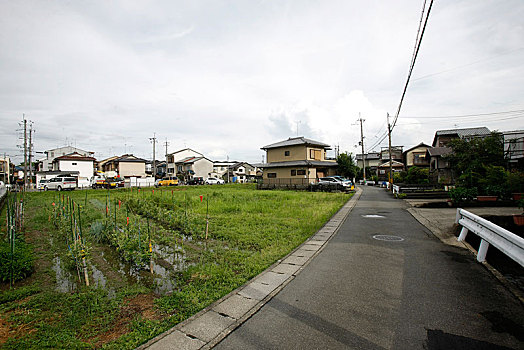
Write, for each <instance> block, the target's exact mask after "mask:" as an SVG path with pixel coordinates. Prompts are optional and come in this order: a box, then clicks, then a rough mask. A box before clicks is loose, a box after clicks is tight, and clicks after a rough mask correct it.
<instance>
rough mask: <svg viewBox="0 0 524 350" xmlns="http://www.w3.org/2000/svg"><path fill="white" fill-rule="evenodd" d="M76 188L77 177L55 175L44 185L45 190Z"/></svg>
mask: <svg viewBox="0 0 524 350" xmlns="http://www.w3.org/2000/svg"><path fill="white" fill-rule="evenodd" d="M75 188H76V178H74V177H54V178H52V179H50V180H49V182H48V183H46V184H45V185H44V191H48V190H57V191H62V190H70V191H72V190H74V189H75Z"/></svg>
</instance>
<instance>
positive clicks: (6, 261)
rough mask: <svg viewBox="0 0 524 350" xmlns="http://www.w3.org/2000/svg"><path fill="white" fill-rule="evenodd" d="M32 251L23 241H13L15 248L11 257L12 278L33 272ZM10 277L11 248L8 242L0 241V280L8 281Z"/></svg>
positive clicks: (23, 276) (25, 275)
mask: <svg viewBox="0 0 524 350" xmlns="http://www.w3.org/2000/svg"><path fill="white" fill-rule="evenodd" d="M33 260H34V258H33V251H32V249H31V246H30V245H28V244H26V243H25V242H23V241H19V240H16V241H15V250H14V254H13V258H12V268H13V280H14V281H18V280H22V279H24V278H26V277H27V276H29V275H30V274H31V273H32V272H33ZM10 278H11V250H10V247H9V243H8V242H6V241H2V242H1V243H0V281H2V282H9V280H10Z"/></svg>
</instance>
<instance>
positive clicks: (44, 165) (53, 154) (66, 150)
mask: <svg viewBox="0 0 524 350" xmlns="http://www.w3.org/2000/svg"><path fill="white" fill-rule="evenodd" d="M44 153H45V154H46V158H45V159H41V160H40V161H39V164H38V170H40V171H52V170H53V160H54V159H55V158H57V157H61V156H65V155H67V154H72V153H77V154H79V155H82V156H84V157H93V156H94V155H95V152H89V151H84V150H81V149H80V148H76V147H72V146H64V147H59V148H54V149H50V150H47V151H45V152H44Z"/></svg>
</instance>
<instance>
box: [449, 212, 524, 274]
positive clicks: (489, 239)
mask: <svg viewBox="0 0 524 350" xmlns="http://www.w3.org/2000/svg"><path fill="white" fill-rule="evenodd" d="M455 223H458V224H460V225H461V226H462V230H461V231H460V235H459V237H458V241H459V242H462V241H464V240H465V239H466V236H467V234H468V232H469V231H471V232H473V233H474V234H476V235H477V236H479V237H480V238H481V241H480V247H479V249H478V251H477V261H479V262H483V261H485V260H486V253H487V252H488V248H489V245H490V244H492V245H493V246H495V247H496V248H498V249H499V250H500V251H501V252H503V253H504V254H506V255H507V256H508V257H510V258H511V259H513V260H514V261H516V262H517V263H519V264H520V265H521V266H523V267H524V238H522V237H519V236H517V235H516V234H514V233H512V232H509V231H508V230H506V229H503V228H502V227H500V226H497V225H495V224H494V223H492V222H490V221H488V220H486V219H483V218H481V217H480V216H477V215H475V214H472V213H470V212H468V211H466V210H464V209H460V208H457V217H456V219H455Z"/></svg>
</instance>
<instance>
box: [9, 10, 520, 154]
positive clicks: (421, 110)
mask: <svg viewBox="0 0 524 350" xmlns="http://www.w3.org/2000/svg"><path fill="white" fill-rule="evenodd" d="M429 2H430V0H427V3H426V11H427V8H428V5H429ZM423 3H424V0H398V1H373V0H371V1H356V0H342V1H335V0H319V1H312V0H303V1H292V0H274V1H266V0H259V1H241V0H238V1H221V0H215V1H199V0H194V1H170V0H166V1H145V0H144V1H131V0H128V1H123V0H112V1H105V0H103V1H102V0H101V1H96V0H94V1H80V0H78V1H74V0H71V1H66V0H62V1H52V0H50V1H26V0H17V1H9V0H0V13H2V15H1V16H0V154H2V155H3V153H5V154H7V155H8V156H11V157H13V158H14V159H15V161H16V162H20V161H21V160H22V159H23V157H22V155H23V152H22V149H21V148H20V147H19V146H20V145H22V144H23V141H22V139H21V135H22V133H21V132H20V124H19V123H20V122H21V121H22V120H23V118H24V115H25V118H26V119H27V120H28V121H31V122H32V127H33V129H34V131H35V132H34V135H33V144H34V150H35V151H36V152H43V151H46V150H49V149H52V148H56V147H60V146H65V145H72V146H76V147H78V148H80V149H83V150H87V151H93V152H95V157H96V158H97V159H98V160H102V159H104V158H107V157H110V156H113V155H122V154H125V153H132V154H134V155H136V156H138V157H142V158H146V159H152V158H153V144H152V142H151V140H150V139H151V138H153V137H156V139H157V141H158V143H157V144H156V159H164V156H165V153H166V146H165V145H166V142H167V144H168V146H167V150H168V153H171V152H174V151H177V150H180V149H183V148H186V147H188V148H191V149H194V150H196V151H199V152H201V153H203V154H204V155H205V156H206V157H208V158H209V159H211V160H226V159H230V160H238V161H247V162H251V163H259V162H261V161H262V157H263V155H264V152H263V151H262V150H261V149H260V148H261V147H263V146H265V145H268V144H271V143H274V142H278V141H281V140H284V139H287V138H288V137H296V136H297V135H298V136H305V137H307V138H311V139H314V140H317V141H321V142H324V143H327V144H330V145H331V146H333V147H334V146H339V147H340V151H341V152H350V153H353V154H356V153H360V147H357V146H358V143H359V141H360V136H361V134H360V124H358V123H357V120H358V119H359V118H361V119H363V120H364V122H363V133H364V145H365V149H366V151H372V150H380V148H381V147H384V146H387V138H386V139H384V140H383V141H382V142H381V143H380V142H379V141H380V140H381V139H382V136H383V135H384V133H385V131H386V130H387V122H386V120H387V113H389V114H390V115H395V113H396V111H397V108H398V106H399V102H400V98H401V95H402V91H403V89H404V85H405V82H406V79H407V75H408V71H409V66H410V62H411V58H412V55H413V49H414V46H415V40H416V36H417V29H418V27H419V22H420V18H421V14H422V9H423ZM522 18H524V2H523V1H521V0H493V1H492V0H483V1H478V0H453V1H451V0H446V1H443V0H440V1H439V0H436V1H435V2H434V3H433V7H432V9H431V13H430V16H429V20H428V25H427V28H426V31H425V34H424V37H423V40H422V44H421V47H420V51H419V54H418V57H417V61H416V64H415V67H414V70H413V74H412V77H411V81H410V84H409V86H408V89H407V92H406V96H405V98H404V102H403V105H402V109H401V111H400V114H399V117H398V120H397V124H396V125H395V127H394V129H393V132H392V144H393V145H397V146H404V149H408V148H410V147H412V146H414V145H417V144H419V143H421V142H424V143H426V144H431V142H432V140H433V136H434V134H435V131H436V130H442V129H453V128H463V127H480V126H486V127H488V128H489V129H490V130H499V131H509V130H516V129H524V22H523V21H522ZM506 112H507V113H506ZM36 157H37V158H42V157H43V154H42V153H37V154H36Z"/></svg>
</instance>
